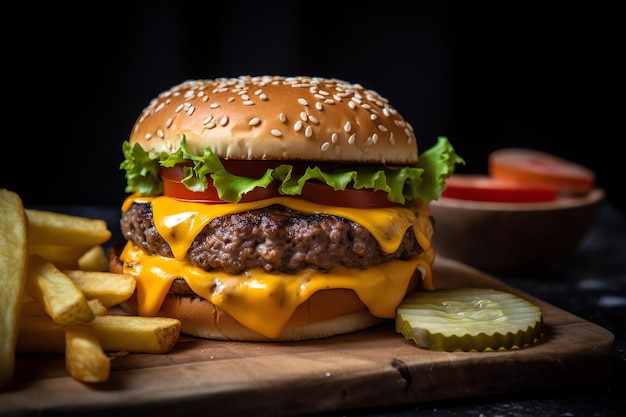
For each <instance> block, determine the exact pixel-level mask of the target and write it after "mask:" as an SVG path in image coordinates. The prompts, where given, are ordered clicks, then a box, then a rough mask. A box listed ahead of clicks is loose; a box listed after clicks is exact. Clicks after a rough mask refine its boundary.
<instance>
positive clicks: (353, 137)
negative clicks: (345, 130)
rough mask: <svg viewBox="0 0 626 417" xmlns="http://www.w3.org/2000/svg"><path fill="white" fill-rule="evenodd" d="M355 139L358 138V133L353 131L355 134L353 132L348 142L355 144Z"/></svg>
mask: <svg viewBox="0 0 626 417" xmlns="http://www.w3.org/2000/svg"><path fill="white" fill-rule="evenodd" d="M355 139H356V135H355V134H354V133H353V134H351V135H350V137H349V138H348V143H349V144H350V145H353V144H354V140H355Z"/></svg>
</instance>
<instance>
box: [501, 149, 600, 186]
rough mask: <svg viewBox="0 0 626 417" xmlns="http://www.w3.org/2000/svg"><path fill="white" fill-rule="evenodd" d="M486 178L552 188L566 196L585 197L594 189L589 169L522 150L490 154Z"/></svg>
mask: <svg viewBox="0 0 626 417" xmlns="http://www.w3.org/2000/svg"><path fill="white" fill-rule="evenodd" d="M489 175H490V176H491V177H493V178H494V179H497V180H505V181H514V182H520V183H526V184H537V185H543V186H547V187H554V188H557V189H559V190H560V191H562V192H565V193H576V194H587V193H588V192H590V191H591V190H592V189H593V187H594V185H595V174H594V173H593V171H591V170H590V169H588V168H586V167H584V166H582V165H580V164H577V163H575V162H572V161H568V160H566V159H563V158H559V157H557V156H554V155H550V154H548V153H545V152H541V151H537V150H534V149H525V148H504V149H499V150H497V151H494V152H492V153H491V154H489Z"/></svg>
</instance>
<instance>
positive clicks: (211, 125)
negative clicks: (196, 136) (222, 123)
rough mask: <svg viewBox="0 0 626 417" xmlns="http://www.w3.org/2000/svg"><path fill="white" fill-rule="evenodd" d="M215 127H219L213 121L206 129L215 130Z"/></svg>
mask: <svg viewBox="0 0 626 417" xmlns="http://www.w3.org/2000/svg"><path fill="white" fill-rule="evenodd" d="M215 126H217V125H216V124H215V121H213V120H211V121H210V122H209V123H207V124H206V125H205V126H204V127H206V128H207V129H213V128H214V127H215Z"/></svg>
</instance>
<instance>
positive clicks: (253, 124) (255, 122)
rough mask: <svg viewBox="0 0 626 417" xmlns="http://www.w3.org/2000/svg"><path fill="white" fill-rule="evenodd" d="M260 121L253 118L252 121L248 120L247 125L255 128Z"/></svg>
mask: <svg viewBox="0 0 626 417" xmlns="http://www.w3.org/2000/svg"><path fill="white" fill-rule="evenodd" d="M260 121H261V119H259V118H258V117H253V118H252V119H250V121H249V122H248V124H249V125H250V126H256V125H258V124H259V122H260Z"/></svg>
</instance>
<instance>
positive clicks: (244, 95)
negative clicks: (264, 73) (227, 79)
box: [241, 94, 250, 100]
mask: <svg viewBox="0 0 626 417" xmlns="http://www.w3.org/2000/svg"><path fill="white" fill-rule="evenodd" d="M241 98H242V99H243V100H250V96H249V95H247V94H242V95H241Z"/></svg>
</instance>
